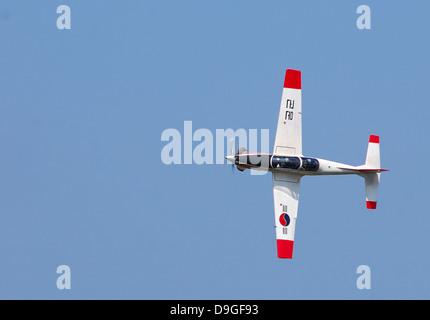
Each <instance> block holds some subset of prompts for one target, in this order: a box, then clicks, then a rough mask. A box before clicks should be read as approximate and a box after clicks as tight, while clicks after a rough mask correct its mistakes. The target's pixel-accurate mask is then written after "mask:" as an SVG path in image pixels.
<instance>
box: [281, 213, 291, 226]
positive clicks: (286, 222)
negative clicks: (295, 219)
mask: <svg viewBox="0 0 430 320" xmlns="http://www.w3.org/2000/svg"><path fill="white" fill-rule="evenodd" d="M279 222H280V223H281V225H283V226H284V227H288V225H289V224H290V222H291V220H290V216H289V215H288V214H286V213H283V214H281V216H280V217H279Z"/></svg>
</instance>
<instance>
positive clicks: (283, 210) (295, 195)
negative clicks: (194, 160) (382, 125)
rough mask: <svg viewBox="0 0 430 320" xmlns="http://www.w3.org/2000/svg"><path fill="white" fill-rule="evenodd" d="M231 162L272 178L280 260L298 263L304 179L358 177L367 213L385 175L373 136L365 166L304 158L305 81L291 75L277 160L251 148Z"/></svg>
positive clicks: (277, 139)
mask: <svg viewBox="0 0 430 320" xmlns="http://www.w3.org/2000/svg"><path fill="white" fill-rule="evenodd" d="M226 159H227V160H228V161H229V162H231V163H233V164H234V165H236V167H237V169H238V170H239V171H244V170H246V169H251V170H266V171H270V172H272V180H273V199H274V207H275V221H276V243H277V253H278V258H280V259H292V258H293V248H294V236H295V228H296V219H297V210H298V204H299V194H300V181H301V179H302V177H304V176H316V175H346V174H357V175H359V176H361V177H363V178H364V182H365V193H366V207H367V209H376V205H377V201H378V189H379V183H380V176H381V172H384V171H388V170H386V169H381V160H380V146H379V136H377V135H370V138H369V143H368V147H367V154H366V160H365V163H364V164H363V165H360V166H351V165H347V164H343V163H339V162H334V161H329V160H324V159H319V158H316V157H307V156H303V153H302V76H301V71H298V70H292V69H288V70H287V71H286V72H285V80H284V89H283V92H282V99H281V106H280V110H279V117H278V124H277V130H276V137H275V145H274V148H273V154H263V153H249V152H247V150H246V149H245V148H243V147H242V148H239V150H238V152H237V153H235V152H234V139H233V140H232V141H231V154H230V155H228V156H226Z"/></svg>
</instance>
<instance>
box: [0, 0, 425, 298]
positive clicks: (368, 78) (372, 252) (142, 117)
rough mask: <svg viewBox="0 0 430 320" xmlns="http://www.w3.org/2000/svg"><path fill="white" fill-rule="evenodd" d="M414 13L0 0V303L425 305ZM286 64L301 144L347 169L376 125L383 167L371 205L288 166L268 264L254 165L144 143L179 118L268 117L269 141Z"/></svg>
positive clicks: (262, 193) (382, 8)
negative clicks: (289, 249)
mask: <svg viewBox="0 0 430 320" xmlns="http://www.w3.org/2000/svg"><path fill="white" fill-rule="evenodd" d="M62 4H65V5H69V6H70V8H71V11H72V16H71V18H72V29H71V30H61V31H60V30H58V29H57V27H56V20H57V17H58V16H59V15H58V14H57V13H56V9H57V7H58V6H59V5H62ZM362 4H366V5H368V6H370V8H371V10H372V11H371V13H372V29H371V30H358V28H357V27H356V20H357V18H358V17H359V15H358V14H357V13H356V10H357V7H358V6H359V5H362ZM429 10H430V4H428V3H426V2H424V1H374V0H365V1H352V0H351V1H344V0H342V1H340V0H337V1H333V0H332V1H310V0H309V1H270V2H268V3H266V2H264V3H263V2H261V1H250V0H247V1H188V0H184V1H140V0H139V1H137V0H136V1H131V0H127V1H107V0H104V1H100V0H92V1H66V0H64V1H63V0H55V1H54V0H49V1H28V0H26V1H24V0H23V1H12V0H9V1H7V0H3V1H0V150H1V156H0V165H1V170H0V256H1V259H0V298H2V299H34V298H39V299H339V298H340V299H412V298H425V299H429V298H430V293H429V292H430V290H429V289H430V251H429V242H430V235H429V225H430V214H429V204H428V199H429V190H430V189H429V183H428V181H429V172H428V161H429V159H430V152H429V148H428V146H427V141H428V138H429V133H430V132H429V130H430V129H429V126H428V122H429V118H430V111H429V108H428V104H429V101H430V91H429V89H428V85H429V81H428V78H429V74H430V64H429V56H430V46H429V40H428V39H429V34H430V24H429V20H428V12H429ZM287 68H294V69H299V70H301V71H302V85H303V151H304V154H305V155H308V156H316V157H320V158H324V159H329V160H333V161H338V162H343V163H347V164H351V165H360V164H363V163H364V159H365V153H366V148H367V142H368V138H369V135H370V134H377V135H380V137H381V159H382V167H383V168H387V169H390V170H391V171H390V172H388V173H384V174H383V176H382V179H381V187H380V193H379V202H378V209H377V210H374V211H369V210H366V208H365V195H364V180H363V179H362V178H360V177H357V176H340V177H330V176H329V177H305V178H303V179H302V184H301V195H300V204H299V212H298V220H297V227H296V237H295V250H294V259H293V260H279V259H278V258H277V256H276V241H275V230H274V228H273V226H274V213H273V196H272V180H271V175H270V174H268V175H264V176H251V175H250V174H249V172H247V173H240V172H239V171H237V170H235V172H234V173H232V172H231V169H230V166H229V165H227V164H225V165H201V166H199V165H195V164H193V165H183V164H182V165H171V166H166V165H164V164H163V163H162V161H161V157H160V155H161V150H162V148H163V146H164V145H165V144H166V143H165V142H162V141H161V139H160V138H161V133H162V132H163V130H165V129H168V128H175V129H177V130H179V131H180V132H183V125H184V121H187V120H189V121H192V122H193V128H194V130H196V129H198V128H207V129H209V130H211V131H212V132H213V133H215V130H216V129H227V128H233V129H238V128H244V129H246V130H249V129H259V130H260V129H270V145H271V146H272V145H273V142H274V138H275V137H274V135H275V130H276V121H277V117H278V112H279V103H280V99H281V93H282V85H283V80H284V74H285V69H287ZM195 145H196V144H195ZM59 265H68V266H70V268H71V272H72V289H71V290H63V291H60V290H58V289H57V287H56V281H57V277H58V276H59V275H58V274H57V273H56V270H57V267H58V266H59ZM360 265H368V266H369V267H370V269H371V285H372V288H371V290H358V289H357V286H356V280H357V278H358V276H359V275H358V274H357V273H356V270H357V267H358V266H360Z"/></svg>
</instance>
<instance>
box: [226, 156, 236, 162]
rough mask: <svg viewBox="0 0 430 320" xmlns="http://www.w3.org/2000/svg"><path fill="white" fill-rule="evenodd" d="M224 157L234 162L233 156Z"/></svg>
mask: <svg viewBox="0 0 430 320" xmlns="http://www.w3.org/2000/svg"><path fill="white" fill-rule="evenodd" d="M225 158H226V159H227V161H230V162H231V163H234V156H226V157H225Z"/></svg>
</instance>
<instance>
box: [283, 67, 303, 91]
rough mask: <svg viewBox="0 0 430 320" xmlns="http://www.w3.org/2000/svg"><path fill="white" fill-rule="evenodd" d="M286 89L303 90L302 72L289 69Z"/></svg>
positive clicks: (285, 82) (286, 77) (286, 75)
mask: <svg viewBox="0 0 430 320" xmlns="http://www.w3.org/2000/svg"><path fill="white" fill-rule="evenodd" d="M284 88H289V89H302V72H301V71H298V70H292V69H288V70H287V71H286V72H285V81H284Z"/></svg>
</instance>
